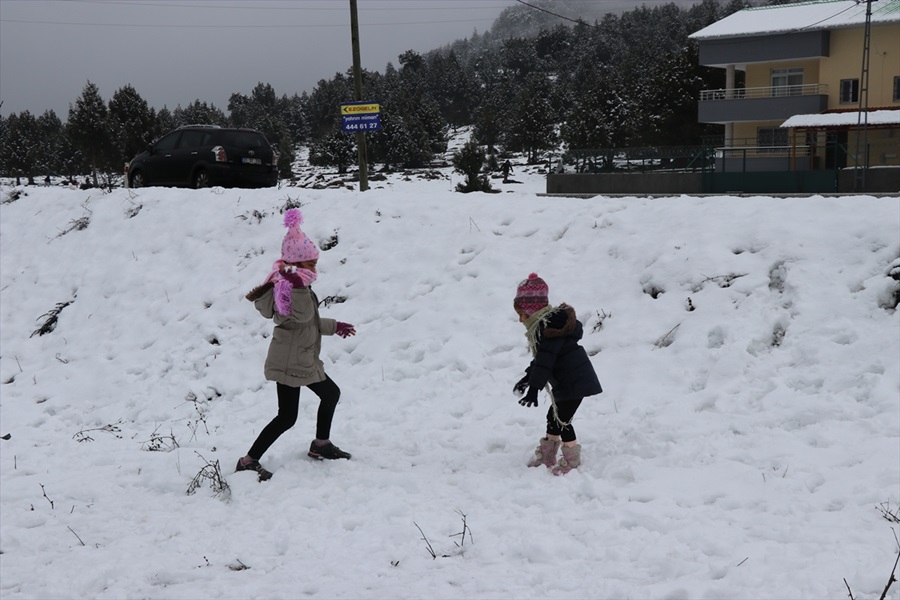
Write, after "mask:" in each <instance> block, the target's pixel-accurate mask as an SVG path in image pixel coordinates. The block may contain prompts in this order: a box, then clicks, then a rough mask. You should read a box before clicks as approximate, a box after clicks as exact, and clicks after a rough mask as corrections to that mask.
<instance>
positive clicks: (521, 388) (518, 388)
mask: <svg viewBox="0 0 900 600" xmlns="http://www.w3.org/2000/svg"><path fill="white" fill-rule="evenodd" d="M527 389H528V375H526V376H525V377H523V378H522V379H520V380H519V381H518V383H516V385H514V386H513V394H515V395H516V396H521V395H522V394H524V393H525V390H527Z"/></svg>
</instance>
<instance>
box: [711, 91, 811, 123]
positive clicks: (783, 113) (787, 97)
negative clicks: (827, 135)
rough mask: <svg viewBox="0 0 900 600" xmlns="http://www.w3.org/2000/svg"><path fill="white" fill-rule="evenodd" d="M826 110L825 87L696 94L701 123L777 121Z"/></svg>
mask: <svg viewBox="0 0 900 600" xmlns="http://www.w3.org/2000/svg"><path fill="white" fill-rule="evenodd" d="M827 108H828V86H827V85H825V84H821V83H808V84H803V85H783V86H774V87H755V88H732V89H720V90H703V91H702V92H700V103H699V106H698V117H697V120H698V121H700V122H701V123H736V122H741V121H777V120H779V119H787V118H789V117H792V116H794V115H803V114H815V113H820V112H823V111H824V110H825V109H827Z"/></svg>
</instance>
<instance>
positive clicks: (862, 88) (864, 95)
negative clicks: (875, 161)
mask: <svg viewBox="0 0 900 600" xmlns="http://www.w3.org/2000/svg"><path fill="white" fill-rule="evenodd" d="M872 1H873V0H866V26H865V30H864V32H863V59H862V72H861V73H860V75H859V112H858V113H857V118H856V181H855V183H856V185H855V186H854V187H855V191H857V192H864V191H866V171H868V170H869V45H870V44H871V37H872ZM860 152H862V155H863V157H864V160H863V165H862V168H860V165H859V156H860Z"/></svg>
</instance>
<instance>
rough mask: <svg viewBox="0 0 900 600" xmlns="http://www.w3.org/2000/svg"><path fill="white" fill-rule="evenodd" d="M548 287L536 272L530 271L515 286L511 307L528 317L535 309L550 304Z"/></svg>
mask: <svg viewBox="0 0 900 600" xmlns="http://www.w3.org/2000/svg"><path fill="white" fill-rule="evenodd" d="M549 293H550V287H549V286H548V285H547V283H546V282H545V281H544V280H543V279H541V278H540V277H538V274H537V273H532V274H530V275H529V276H528V279H526V280H524V281H523V282H522V283H520V284H519V287H518V288H516V298H515V299H514V300H513V308H515V309H516V310H517V311H519V310H520V311H522V312H524V313H525V316H528V317H530V316H531V315H533V314H534V313H536V312H537V311H539V310H541V309H542V308H544V307H545V306H547V305H548V304H550V301H549V298H548V294H549Z"/></svg>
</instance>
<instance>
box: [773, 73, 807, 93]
mask: <svg viewBox="0 0 900 600" xmlns="http://www.w3.org/2000/svg"><path fill="white" fill-rule="evenodd" d="M802 93H803V69H802V68H793V69H772V95H773V96H800V95H801V94H802Z"/></svg>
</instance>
